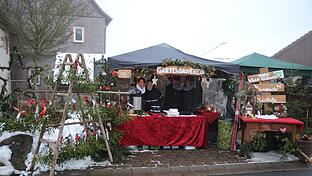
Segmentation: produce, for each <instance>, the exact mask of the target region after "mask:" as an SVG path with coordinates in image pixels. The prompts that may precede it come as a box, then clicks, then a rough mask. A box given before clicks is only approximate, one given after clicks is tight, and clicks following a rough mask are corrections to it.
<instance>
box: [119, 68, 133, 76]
mask: <svg viewBox="0 0 312 176" xmlns="http://www.w3.org/2000/svg"><path fill="white" fill-rule="evenodd" d="M117 77H118V78H131V70H128V69H127V70H118V71H117Z"/></svg>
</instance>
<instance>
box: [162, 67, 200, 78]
mask: <svg viewBox="0 0 312 176" xmlns="http://www.w3.org/2000/svg"><path fill="white" fill-rule="evenodd" d="M156 73H157V74H158V75H197V76H199V75H204V74H205V72H204V70H202V69H196V68H192V67H185V66H181V67H179V66H168V67H157V70H156Z"/></svg>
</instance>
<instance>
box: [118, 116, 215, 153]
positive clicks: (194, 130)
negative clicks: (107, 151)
mask: <svg viewBox="0 0 312 176" xmlns="http://www.w3.org/2000/svg"><path fill="white" fill-rule="evenodd" d="M213 115H214V116H211V118H209V116H208V115H207V114H206V115H205V116H203V115H198V116H191V117H187V116H184V117H164V116H159V115H152V116H143V117H134V119H133V120H131V121H129V122H127V123H125V124H123V125H121V126H120V127H119V130H122V131H124V135H123V137H122V139H121V140H120V143H121V145H123V146H130V145H148V146H196V147H200V148H205V147H207V146H208V129H209V128H208V127H209V122H210V121H211V119H216V118H217V117H216V114H213ZM209 119H210V120H209Z"/></svg>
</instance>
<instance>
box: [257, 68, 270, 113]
mask: <svg viewBox="0 0 312 176" xmlns="http://www.w3.org/2000/svg"><path fill="white" fill-rule="evenodd" d="M259 71H260V74H261V73H268V72H269V69H268V68H260V69H259ZM269 83H270V81H260V82H259V84H260V85H261V84H269ZM261 95H271V93H269V92H265V93H261ZM263 106H264V113H265V114H267V112H268V111H269V112H273V106H272V105H271V104H268V103H264V104H263Z"/></svg>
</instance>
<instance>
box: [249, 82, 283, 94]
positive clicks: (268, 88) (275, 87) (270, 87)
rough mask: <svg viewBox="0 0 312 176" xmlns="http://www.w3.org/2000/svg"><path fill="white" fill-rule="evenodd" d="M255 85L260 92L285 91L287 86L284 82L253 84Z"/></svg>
mask: <svg viewBox="0 0 312 176" xmlns="http://www.w3.org/2000/svg"><path fill="white" fill-rule="evenodd" d="M253 86H254V88H255V89H256V90H257V91H259V92H284V89H285V86H284V84H282V83H279V84H271V83H267V84H253Z"/></svg>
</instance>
